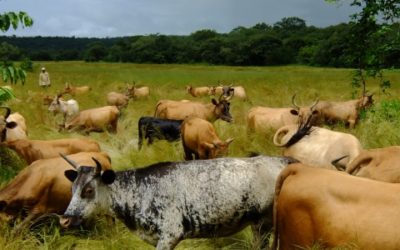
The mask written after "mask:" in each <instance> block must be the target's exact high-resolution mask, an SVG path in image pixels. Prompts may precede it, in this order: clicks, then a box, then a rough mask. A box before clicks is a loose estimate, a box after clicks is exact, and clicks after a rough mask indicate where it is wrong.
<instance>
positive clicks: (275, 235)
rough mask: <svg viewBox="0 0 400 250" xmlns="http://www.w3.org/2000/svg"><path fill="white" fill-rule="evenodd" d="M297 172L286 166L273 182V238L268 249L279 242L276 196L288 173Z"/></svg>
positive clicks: (275, 246)
mask: <svg viewBox="0 0 400 250" xmlns="http://www.w3.org/2000/svg"><path fill="white" fill-rule="evenodd" d="M296 172H297V168H294V167H290V165H289V166H287V167H286V168H284V169H283V170H282V172H281V173H280V174H279V176H278V179H277V180H276V184H275V194H274V204H273V214H272V215H273V225H274V227H273V229H272V232H273V240H272V244H271V248H270V250H276V249H278V243H279V233H278V232H279V225H278V197H279V194H280V192H281V189H282V186H283V183H284V182H285V180H286V178H287V177H289V176H290V175H294V174H296Z"/></svg>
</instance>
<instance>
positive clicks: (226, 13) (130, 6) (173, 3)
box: [0, 0, 355, 37]
mask: <svg viewBox="0 0 400 250" xmlns="http://www.w3.org/2000/svg"><path fill="white" fill-rule="evenodd" d="M342 2H343V4H341V5H338V4H328V3H326V2H325V1H324V0H30V1H26V0H0V12H1V13H3V12H6V11H26V12H27V13H28V14H29V15H30V16H31V17H32V18H33V19H34V25H33V26H32V27H30V28H25V29H21V28H19V29H18V30H17V31H9V32H7V33H5V34H7V35H11V34H16V35H22V36H38V35H40V36H76V37H116V36H129V35H146V34H154V33H160V34H165V35H171V34H177V35H189V34H190V33H192V32H194V31H197V30H200V29H213V30H216V31H217V32H219V33H225V32H229V31H231V30H232V29H233V28H236V27H238V26H244V27H251V26H253V25H255V24H257V23H260V22H264V23H267V24H271V25H272V24H274V23H276V22H278V21H280V20H281V19H282V18H284V17H291V16H296V17H300V18H302V19H303V20H305V21H306V23H307V25H314V26H317V27H326V26H329V25H334V24H338V23H341V22H348V21H349V15H350V14H352V13H354V12H355V11H354V9H351V8H350V7H349V2H350V1H342Z"/></svg>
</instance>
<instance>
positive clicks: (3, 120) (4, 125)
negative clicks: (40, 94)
mask: <svg viewBox="0 0 400 250" xmlns="http://www.w3.org/2000/svg"><path fill="white" fill-rule="evenodd" d="M0 108H3V109H5V110H6V114H5V115H4V116H0V133H1V135H0V136H1V141H2V142H3V141H5V140H6V136H7V129H13V128H15V127H16V126H17V125H18V124H17V123H16V122H14V121H11V122H8V121H7V118H8V117H9V116H10V114H11V109H10V108H8V107H0Z"/></svg>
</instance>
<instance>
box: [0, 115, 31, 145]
mask: <svg viewBox="0 0 400 250" xmlns="http://www.w3.org/2000/svg"><path fill="white" fill-rule="evenodd" d="M0 108H3V109H5V110H6V114H5V115H4V116H0V133H1V141H2V142H3V141H15V140H18V139H27V138H28V137H27V128H26V123H25V118H24V117H23V116H22V115H21V114H20V113H18V112H16V113H13V114H11V109H10V108H8V107H0Z"/></svg>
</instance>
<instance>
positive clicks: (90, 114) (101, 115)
mask: <svg viewBox="0 0 400 250" xmlns="http://www.w3.org/2000/svg"><path fill="white" fill-rule="evenodd" d="M118 116H119V110H118V108H117V107H116V106H104V107H100V108H93V109H87V110H82V111H81V112H79V113H78V114H77V115H76V116H75V117H73V118H71V119H70V120H68V121H67V122H65V125H64V128H65V129H68V130H70V129H82V130H84V131H85V132H86V133H89V132H91V131H97V132H100V131H103V130H104V128H107V129H109V131H110V132H113V133H116V132H117V124H118Z"/></svg>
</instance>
